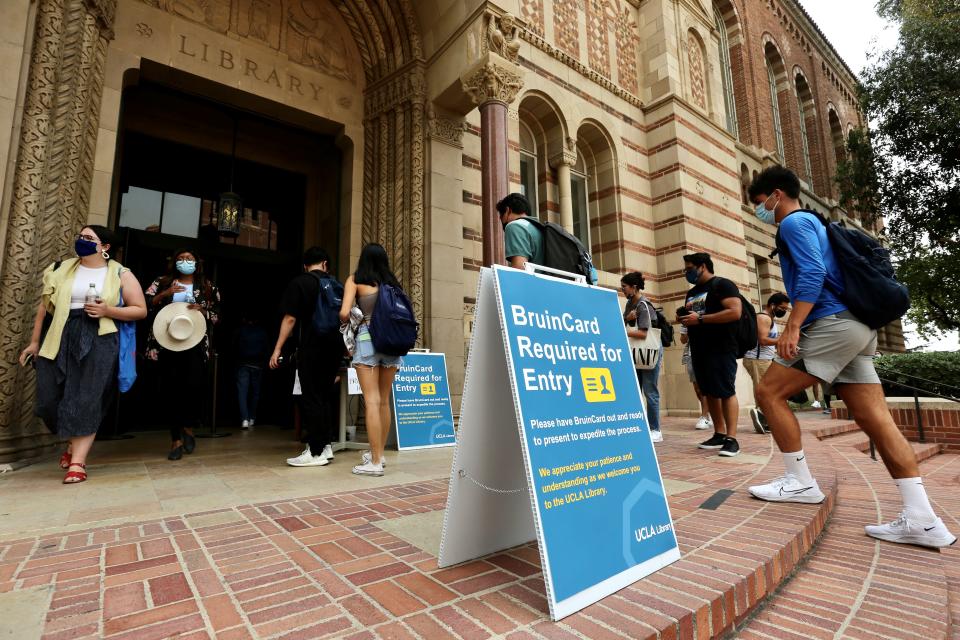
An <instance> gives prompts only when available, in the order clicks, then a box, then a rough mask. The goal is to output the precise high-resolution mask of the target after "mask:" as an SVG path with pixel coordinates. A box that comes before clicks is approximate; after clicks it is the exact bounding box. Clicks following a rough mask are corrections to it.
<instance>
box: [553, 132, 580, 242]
mask: <svg viewBox="0 0 960 640" xmlns="http://www.w3.org/2000/svg"><path fill="white" fill-rule="evenodd" d="M576 163H577V154H576V152H574V151H561V152H560V153H558V154H556V155H554V156H553V157H552V158H550V166H551V167H552V168H554V169H555V170H556V171H557V186H558V187H559V189H560V225H561V226H562V227H563V228H564V229H566V230H567V231H569V232H570V233H573V195H572V188H571V185H570V168H571V167H573V165H575V164H576Z"/></svg>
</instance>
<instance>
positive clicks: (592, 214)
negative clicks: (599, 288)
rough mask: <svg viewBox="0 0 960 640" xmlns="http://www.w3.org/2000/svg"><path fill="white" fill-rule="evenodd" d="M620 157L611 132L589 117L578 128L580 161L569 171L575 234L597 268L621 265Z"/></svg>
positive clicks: (578, 155) (610, 269)
mask: <svg viewBox="0 0 960 640" xmlns="http://www.w3.org/2000/svg"><path fill="white" fill-rule="evenodd" d="M617 171H618V170H617V158H616V155H615V152H614V148H613V142H612V140H611V138H610V135H609V133H608V132H607V131H606V129H604V128H603V127H601V125H600V124H599V123H596V122H594V121H591V120H588V121H586V122H584V123H582V124H581V125H580V127H579V128H578V129H577V164H576V165H575V166H574V167H573V170H572V171H571V172H570V182H571V184H570V187H571V196H572V197H573V220H574V223H573V226H574V235H575V236H577V237H578V238H579V239H580V240H581V241H582V242H583V244H584V246H585V247H587V248H589V249H590V252H591V253H592V254H593V263H594V265H596V267H597V269H601V270H605V271H613V270H616V269H618V268H620V267H622V266H623V265H622V264H621V260H622V258H621V255H620V251H619V250H618V249H617V248H616V247H617V242H615V241H617V240H619V239H621V238H622V228H621V224H622V223H621V222H620V221H619V220H618V216H616V215H611V214H617V213H618V212H620V196H619V191H618V189H617Z"/></svg>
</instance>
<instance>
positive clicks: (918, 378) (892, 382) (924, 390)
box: [876, 367, 960, 402]
mask: <svg viewBox="0 0 960 640" xmlns="http://www.w3.org/2000/svg"><path fill="white" fill-rule="evenodd" d="M876 369H877V370H878V371H882V372H883V373H886V374H893V375H898V376H904V377H906V378H912V379H914V380H920V381H921V382H929V383H930V384H935V385H937V386H938V387H942V388H947V389H950V390H951V391H956V392H960V388H957V387H954V386H953V385H949V384H943V383H942V382H937V381H936V380H928V379H926V378H921V377H920V376H915V375H913V374H910V373H902V372H900V371H893V370H891V369H887V368H885V367H876ZM880 379H881V380H883V381H884V382H889V383H890V384H899V385H900V386H902V387H907V388H908V389H914V387H910V386H909V385H906V384H903V383H900V382H896V381H894V380H887V379H885V378H880ZM914 390H918V391H923V392H924V393H932V394H934V395H939V394H936V393H934V392H933V391H928V390H926V389H914ZM940 397H941V398H944V399H946V400H953V401H955V402H960V400H958V399H957V398H955V397H952V396H951V397H946V396H940Z"/></svg>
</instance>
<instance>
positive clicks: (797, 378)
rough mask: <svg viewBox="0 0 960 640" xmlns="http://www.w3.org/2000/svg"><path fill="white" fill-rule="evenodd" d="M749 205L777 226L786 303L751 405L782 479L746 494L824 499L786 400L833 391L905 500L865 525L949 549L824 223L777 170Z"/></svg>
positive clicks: (789, 176) (766, 174) (760, 182)
mask: <svg viewBox="0 0 960 640" xmlns="http://www.w3.org/2000/svg"><path fill="white" fill-rule="evenodd" d="M749 194H750V200H751V201H752V202H753V204H754V205H756V215H757V218H759V219H760V221H761V222H765V223H768V224H771V225H772V224H779V225H780V230H779V236H780V242H781V243H782V244H783V245H785V246H786V248H787V250H788V251H786V252H781V254H780V268H781V270H782V272H783V281H784V284H785V285H786V288H787V294H788V295H789V296H790V300H791V302H792V303H793V311H792V312H791V314H790V320H789V321H788V322H787V326H786V327H785V328H784V330H783V333H782V334H781V336H780V338H779V339H778V340H777V355H778V357H777V358H776V359H775V360H774V362H773V364H772V365H771V366H770V369H769V370H768V371H767V373H766V375H765V376H764V377H763V383H762V384H761V385H760V387H759V389H758V390H757V402H758V403H759V404H760V408H761V409H762V410H763V413H764V415H765V416H766V418H767V421H768V422H769V425H770V430H771V431H772V433H773V437H774V439H775V440H776V442H777V446H778V447H779V448H780V451H781V452H782V453H783V461H784V465H785V466H786V474H785V475H784V476H782V477H780V478H777V479H775V480H773V481H772V482H769V483H768V484H764V485H757V486H753V487H750V493H751V494H753V495H754V496H755V497H757V498H760V499H761V500H769V501H773V502H805V503H818V502H822V501H823V500H824V498H825V497H826V496H824V494H823V493H822V492H821V491H820V487H819V486H817V481H816V480H814V478H813V476H812V475H811V474H810V470H809V469H808V468H807V459H806V455H805V454H804V452H803V448H802V443H801V438H800V425H799V423H798V422H797V418H796V416H795V415H794V414H793V412H792V411H790V408H789V406H788V405H787V398H789V397H790V396H792V395H794V394H795V393H798V392H800V391H802V390H804V389H806V388H807V387H810V386H812V385H814V384H817V383H819V382H826V383H832V384H833V385H834V389H835V390H836V393H837V395H839V396H840V397H841V399H843V401H844V403H846V405H847V408H848V409H849V410H850V414H851V415H852V416H854V420H855V421H856V423H857V426H859V427H860V428H861V429H863V431H865V432H866V433H867V435H869V436H870V437H871V438H872V439H873V441H874V442H875V443H876V446H877V449H878V450H879V451H880V455H881V456H882V457H883V462H884V464H885V465H886V466H887V470H888V471H889V472H890V475H891V476H893V478H894V482H896V484H897V488H898V489H899V490H900V494H901V496H902V497H903V511H901V513H900V517H898V518H897V519H896V520H894V521H893V522H891V523H889V524H883V525H868V526H867V527H866V533H867V535H869V536H873V537H874V538H879V539H880V540H888V541H890V542H900V543H905V544H917V545H922V546H926V547H945V546H949V545H951V544H953V543H954V542H956V540H957V539H956V537H955V536H954V535H953V534H951V533H950V531H948V530H947V528H946V526H944V524H943V521H942V520H941V519H940V518H938V517H937V516H936V514H935V513H934V512H933V508H932V507H931V506H930V501H929V499H928V498H927V492H926V489H925V488H924V486H923V482H922V480H921V478H920V469H919V466H918V465H917V457H916V455H915V454H914V452H913V448H912V447H911V446H910V443H908V442H907V440H906V438H904V437H903V434H902V433H900V430H899V429H898V428H897V425H896V423H894V421H893V418H892V417H891V415H890V410H889V409H888V408H887V404H886V401H885V399H884V396H883V389H882V388H881V387H880V378H879V377H878V376H877V372H876V370H875V369H874V367H873V355H874V354H875V353H876V351H877V332H876V331H875V330H873V329H870V327H868V326H867V325H865V324H863V323H862V322H860V321H859V320H858V319H857V318H856V317H855V316H854V315H853V314H852V313H850V311H849V310H848V309H847V307H846V306H845V305H844V304H843V302H842V300H841V298H842V295H843V290H844V281H843V272H842V271H841V270H840V268H839V266H838V265H837V263H836V260H835V259H834V254H833V249H832V248H831V246H830V241H829V239H828V237H827V231H826V228H825V227H824V225H823V224H822V223H821V222H820V220H819V219H818V218H817V216H815V215H814V214H813V213H811V212H809V211H806V210H804V209H802V208H801V207H800V203H799V202H798V200H797V199H798V198H799V196H800V181H799V180H798V179H797V176H796V175H795V174H794V173H793V172H792V171H790V170H789V169H786V168H784V167H780V166H774V167H769V168H767V169H765V170H764V171H763V172H761V173H760V174H759V175H758V176H757V177H756V178H754V180H753V183H752V184H751V185H750V189H749Z"/></svg>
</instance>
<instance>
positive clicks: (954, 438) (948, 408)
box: [833, 398, 960, 452]
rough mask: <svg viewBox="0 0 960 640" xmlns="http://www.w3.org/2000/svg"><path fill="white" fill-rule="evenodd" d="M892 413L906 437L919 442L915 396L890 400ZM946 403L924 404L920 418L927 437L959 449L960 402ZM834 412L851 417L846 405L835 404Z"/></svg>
mask: <svg viewBox="0 0 960 640" xmlns="http://www.w3.org/2000/svg"><path fill="white" fill-rule="evenodd" d="M888 404H889V406H890V415H891V416H893V421H894V422H896V423H897V427H899V428H900V431H902V432H903V435H904V436H906V438H907V440H910V441H913V442H917V441H919V439H920V431H919V430H918V429H917V413H916V409H915V408H914V404H913V399H912V398H909V399H906V400H905V401H903V402H890V403H888ZM937 404H941V403H937ZM942 404H943V405H944V406H940V407H937V408H926V407H924V406H923V405H921V408H920V418H921V420H922V422H923V436H924V441H925V442H929V443H933V444H939V445H942V446H943V448H944V449H946V450H948V451H955V452H960V404H956V403H954V404H951V403H948V402H946V401H945V402H943V403H942ZM833 416H834V417H835V418H837V419H839V420H850V419H851V418H850V411H849V410H848V409H846V408H843V407H838V408H834V410H833Z"/></svg>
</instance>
